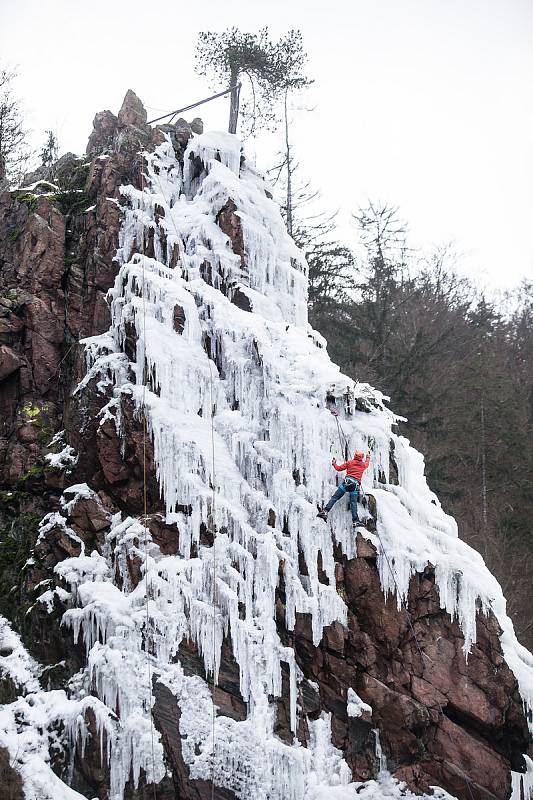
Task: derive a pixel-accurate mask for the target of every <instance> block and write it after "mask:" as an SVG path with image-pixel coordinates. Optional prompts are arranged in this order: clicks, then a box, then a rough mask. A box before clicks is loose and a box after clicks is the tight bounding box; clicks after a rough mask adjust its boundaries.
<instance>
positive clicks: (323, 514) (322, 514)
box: [317, 508, 328, 522]
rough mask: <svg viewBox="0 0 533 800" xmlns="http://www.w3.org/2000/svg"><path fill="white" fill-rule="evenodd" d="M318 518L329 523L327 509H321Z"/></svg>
mask: <svg viewBox="0 0 533 800" xmlns="http://www.w3.org/2000/svg"><path fill="white" fill-rule="evenodd" d="M317 517H320V519H323V520H324V522H327V521H328V512H327V511H326V509H325V508H322V509H321V510H320V511H319V512H318V514H317Z"/></svg>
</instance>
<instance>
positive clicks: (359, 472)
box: [333, 456, 370, 483]
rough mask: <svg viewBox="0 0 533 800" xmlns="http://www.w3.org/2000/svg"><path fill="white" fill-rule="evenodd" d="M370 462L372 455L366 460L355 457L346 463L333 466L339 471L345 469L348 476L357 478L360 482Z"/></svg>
mask: <svg viewBox="0 0 533 800" xmlns="http://www.w3.org/2000/svg"><path fill="white" fill-rule="evenodd" d="M369 464H370V456H368V458H367V459H366V461H358V460H357V459H355V458H354V459H353V460H352V461H346V462H345V463H344V464H333V467H334V468H335V469H336V470H337V472H341V471H342V470H343V469H345V470H346V476H347V477H350V478H355V479H356V480H358V481H359V483H360V482H361V478H362V477H363V472H364V471H365V469H367V467H368V465H369Z"/></svg>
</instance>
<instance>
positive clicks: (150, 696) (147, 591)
mask: <svg viewBox="0 0 533 800" xmlns="http://www.w3.org/2000/svg"><path fill="white" fill-rule="evenodd" d="M141 197H142V204H141V208H142V207H143V206H144V164H143V160H142V161H141ZM141 256H142V319H143V329H142V331H143V365H142V382H143V388H142V409H143V523H144V580H145V587H144V591H145V597H146V603H145V607H146V619H145V626H146V634H145V653H146V664H147V672H148V713H149V715H150V740H151V748H152V787H153V795H154V800H156V789H155V747H154V720H153V714H152V703H153V690H152V667H151V663H150V639H149V632H150V614H149V602H150V599H149V598H150V589H149V584H148V529H147V527H146V522H147V518H148V492H147V479H146V474H147V470H146V434H147V431H146V374H145V365H146V292H145V285H146V284H145V263H144V261H145V246H144V225H143V227H142V240H141Z"/></svg>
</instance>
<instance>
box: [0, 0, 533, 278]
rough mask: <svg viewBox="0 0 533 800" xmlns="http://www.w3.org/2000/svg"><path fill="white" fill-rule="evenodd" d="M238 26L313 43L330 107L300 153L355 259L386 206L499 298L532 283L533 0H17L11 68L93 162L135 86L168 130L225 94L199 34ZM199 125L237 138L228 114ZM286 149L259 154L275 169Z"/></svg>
mask: <svg viewBox="0 0 533 800" xmlns="http://www.w3.org/2000/svg"><path fill="white" fill-rule="evenodd" d="M233 25H235V26H237V27H239V28H241V29H242V30H257V29H258V28H259V27H261V26H263V25H268V26H269V27H270V28H271V32H272V35H273V36H276V37H277V36H279V35H281V34H282V33H284V32H285V31H286V30H287V29H288V28H291V27H295V28H300V29H301V31H302V33H303V37H304V44H305V47H306V49H307V52H308V54H309V66H308V74H309V76H310V77H312V78H314V79H315V85H314V86H313V88H312V89H311V90H309V91H308V92H307V93H306V95H305V96H304V97H303V98H302V101H301V102H302V104H303V105H305V106H308V107H313V109H314V110H313V111H299V112H295V114H294V126H293V138H294V145H295V150H296V154H297V156H298V158H299V161H300V162H301V164H302V167H303V174H304V176H305V177H308V178H309V179H310V180H311V181H312V183H313V185H314V186H315V187H316V188H318V189H320V190H321V192H322V197H323V206H324V207H325V208H328V209H331V210H333V209H336V208H339V209H340V211H341V217H340V220H341V229H342V233H343V234H344V238H345V239H346V240H348V241H347V243H348V244H350V243H353V241H352V242H351V241H349V240H350V239H352V240H354V239H355V232H354V231H353V229H352V228H351V225H350V222H349V220H350V212H351V211H353V210H356V209H357V207H358V206H359V205H362V204H365V202H366V200H367V199H368V198H371V199H380V200H383V201H386V202H388V203H391V204H396V205H398V206H400V211H401V214H402V216H403V217H404V218H405V219H407V221H408V223H409V227H410V231H411V234H412V240H413V242H414V244H415V245H418V246H421V247H423V246H426V245H429V244H430V243H432V242H435V243H442V242H445V241H450V240H453V241H454V242H455V243H456V246H457V248H458V249H459V250H460V251H461V252H462V253H463V254H464V257H463V269H464V270H465V271H468V273H469V274H470V275H472V276H474V277H476V278H477V280H478V281H480V282H481V283H482V284H483V285H485V286H487V287H499V288H505V287H508V286H511V285H513V284H515V283H517V282H518V281H519V280H520V279H521V278H522V277H524V276H529V277H533V246H532V242H531V235H530V229H531V222H532V219H533V195H532V192H533V146H532V145H533V142H532V139H533V134H532V131H533V107H532V103H531V89H532V78H533V47H532V43H533V3H532V2H531V0H329V2H328V1H327V0H326V1H325V0H269V2H268V3H267V2H258V1H257V0H200V1H199V2H198V0H197V1H196V2H194V1H193V0H191V2H183V0H182V2H169V0H158V2H152V3H148V2H146V1H145V2H141V0H128V1H126V0H107V2H103V0H92V2H90V3H89V2H79V0H55V1H54V0H0V57H1V58H2V61H3V62H4V63H7V64H9V65H18V66H19V70H20V79H19V80H18V82H17V91H18V93H19V95H20V96H21V97H22V99H23V101H24V104H25V107H26V109H27V112H28V122H29V125H30V127H31V128H32V129H33V130H34V131H35V140H36V143H37V144H40V143H41V140H42V138H43V135H42V134H43V131H44V130H45V129H47V128H52V129H53V130H55V131H56V133H57V135H58V138H59V142H60V148H61V151H62V152H65V151H66V150H72V151H74V152H82V151H83V150H84V148H85V145H86V141H87V138H88V135H89V133H90V130H91V122H92V118H93V116H94V113H95V112H96V111H99V110H102V109H104V108H109V109H111V110H112V111H114V112H115V113H116V112H117V111H118V109H119V107H120V104H121V101H122V98H123V96H124V94H125V92H126V90H127V89H128V88H132V89H133V90H134V91H135V92H137V94H138V95H139V96H140V97H141V99H142V100H143V102H144V103H145V105H146V106H147V107H148V106H149V107H150V110H149V114H150V115H151V116H156V115H157V110H159V109H163V110H171V109H173V108H177V107H180V106H182V105H187V104H188V103H189V102H194V101H195V100H198V99H201V98H202V97H204V96H206V95H208V94H210V87H209V86H208V85H207V83H206V82H205V80H204V79H202V78H198V77H197V76H196V75H195V73H194V50H195V43H196V38H197V34H198V31H200V30H218V31H220V30H223V29H224V28H226V27H229V26H233ZM198 113H199V114H200V115H201V116H202V117H203V119H204V122H205V124H206V127H207V128H215V127H216V128H219V127H225V125H226V120H227V102H226V101H225V100H217V101H215V102H214V103H211V104H209V105H207V106H204V107H203V108H202V109H199V110H198ZM191 116H192V115H191ZM280 141H281V138H280V137H278V138H276V137H275V136H274V135H269V136H265V135H263V136H262V137H261V139H260V140H259V141H257V142H256V143H248V145H247V150H248V151H250V150H251V151H252V153H253V154H254V155H256V157H257V162H258V166H259V167H261V168H266V167H269V166H271V164H272V155H273V153H274V152H275V150H276V149H277V147H278V146H279V142H280Z"/></svg>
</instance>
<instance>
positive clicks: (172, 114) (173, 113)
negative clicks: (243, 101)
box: [146, 83, 241, 125]
mask: <svg viewBox="0 0 533 800" xmlns="http://www.w3.org/2000/svg"><path fill="white" fill-rule="evenodd" d="M235 89H237V91H238V92H240V89H241V84H240V83H236V84H234V85H233V86H228V88H227V89H224V91H223V92H217V94H212V95H211V97H205V98H204V99H203V100H199V101H198V102H197V103H191V104H190V105H189V106H184V107H183V108H178V109H176V111H169V112H168V114H163V115H162V116H161V117H156V118H155V119H151V120H149V121H148V122H147V123H146V124H147V125H153V124H154V122H160V121H161V120H162V119H167V118H168V117H170V119H169V120H168V123H167V124H170V123H171V122H172V120H173V119H174V117H175V116H177V114H183V113H184V112H185V111H190V110H191V109H192V108H197V107H198V106H203V104H204V103H210V102H211V100H216V99H217V98H218V97H224V95H226V94H229V93H230V92H233V91H234V90H235Z"/></svg>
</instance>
